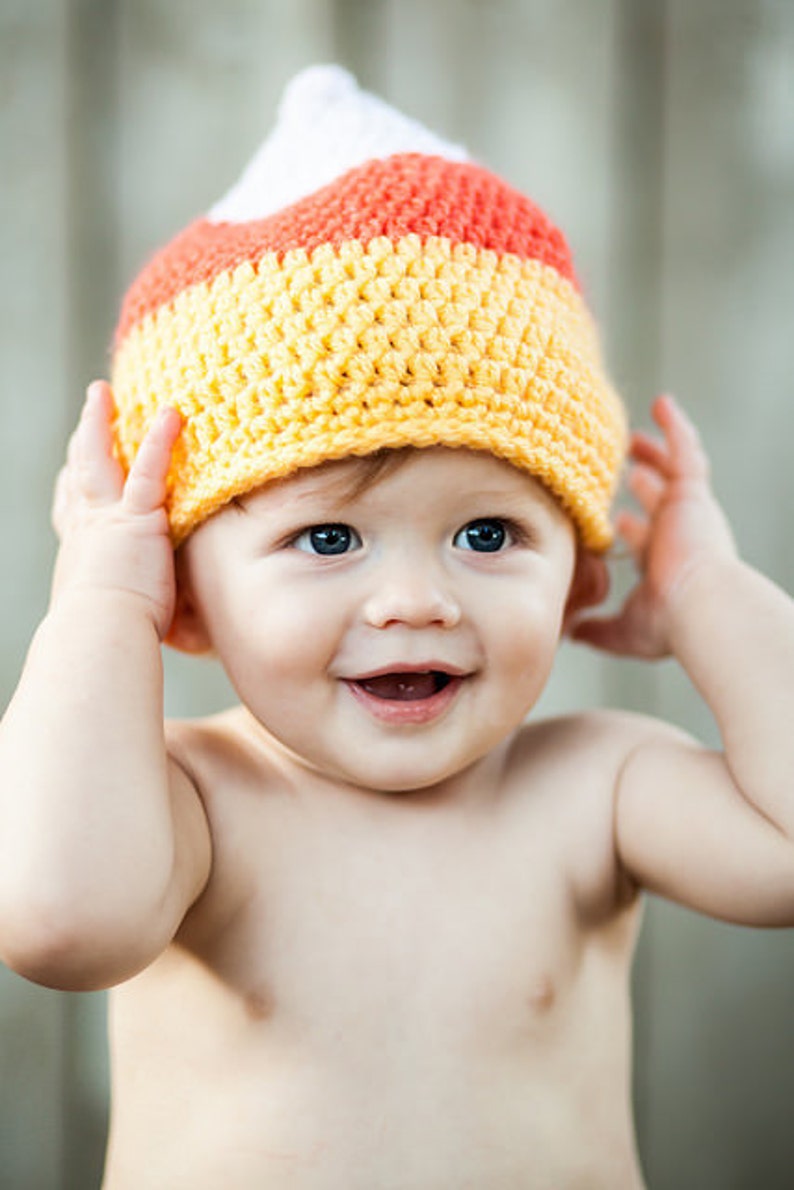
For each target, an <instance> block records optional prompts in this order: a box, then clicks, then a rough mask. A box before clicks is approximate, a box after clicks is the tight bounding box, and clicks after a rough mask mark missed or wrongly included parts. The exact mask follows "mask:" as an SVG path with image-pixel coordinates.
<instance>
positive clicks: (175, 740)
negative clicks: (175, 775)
mask: <svg viewBox="0 0 794 1190" xmlns="http://www.w3.org/2000/svg"><path fill="white" fill-rule="evenodd" d="M250 720H251V716H250V715H249V713H248V712H247V711H246V710H245V709H244V708H243V707H233V708H230V709H229V710H226V711H222V712H220V713H219V714H216V715H210V716H207V717H206V718H200V719H168V720H166V723H165V739H166V748H167V750H168V755H169V757H170V758H171V760H172V761H173V762H174V763H176V764H178V765H179V766H180V768H182V769H184V770H185V772H186V773H187V774H188V776H189V777H191V778H192V780H193V781H194V783H195V784H196V786H197V787H198V789H199V790H200V791H203V792H206V793H207V794H211V793H212V791H213V789H214V788H215V787H217V786H219V785H220V786H225V785H227V784H228V783H229V782H234V781H235V779H238V780H239V779H242V780H244V779H245V778H251V777H255V778H256V780H257V784H258V785H259V786H260V788H261V787H262V783H263V782H264V784H265V785H266V784H267V779H268V776H275V774H276V772H277V769H278V765H277V762H276V749H275V745H274V744H273V743H272V741H271V740H270V739H269V737H268V736H267V734H266V733H265V732H264V731H262V730H261V729H260V730H255V729H254V726H253V724H252V723H251V722H250Z"/></svg>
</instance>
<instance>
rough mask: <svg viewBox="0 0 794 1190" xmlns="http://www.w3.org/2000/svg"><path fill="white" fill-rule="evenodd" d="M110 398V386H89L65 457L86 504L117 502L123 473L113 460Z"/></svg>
mask: <svg viewBox="0 0 794 1190" xmlns="http://www.w3.org/2000/svg"><path fill="white" fill-rule="evenodd" d="M112 419H113V396H112V393H111V391H110V385H108V384H105V383H104V381H101V380H97V381H95V382H94V383H93V384H90V385H89V386H88V393H87V394H86V400H85V405H84V406H83V411H82V413H81V415H80V422H79V425H78V427H77V429H76V430H75V432H74V434H73V435H72V439H71V441H70V443H69V450H68V454H67V465H68V468H69V470H70V471H71V472H72V473H73V474H76V476H77V486H78V487H79V490H80V492H81V493H82V495H83V496H85V497H86V498H87V499H88V500H90V501H94V502H96V503H99V504H106V503H110V502H111V501H113V500H118V499H119V497H120V495H121V491H122V487H123V484H124V472H123V471H122V469H121V466H120V465H119V463H118V461H117V460H116V459H115V458H114V456H113V434H112V431H111V422H112Z"/></svg>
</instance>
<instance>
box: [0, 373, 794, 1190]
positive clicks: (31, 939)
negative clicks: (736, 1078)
mask: <svg viewBox="0 0 794 1190" xmlns="http://www.w3.org/2000/svg"><path fill="white" fill-rule="evenodd" d="M111 412H112V401H111V395H110V392H109V390H108V388H107V386H103V385H99V386H94V388H93V390H92V392H91V396H90V399H89V402H88V404H87V407H86V411H85V413H84V416H83V419H82V422H81V426H80V428H79V430H78V431H77V433H76V435H75V438H74V439H73V442H72V445H71V447H70V455H69V460H68V462H67V466H66V468H65V470H64V472H63V474H62V477H61V479H60V482H59V486H58V492H57V496H56V506H55V519H56V525H57V527H58V529H59V533H60V535H61V538H62V546H61V551H60V555H59V561H58V567H57V571H56V581H55V585H54V593H53V601H52V606H51V609H50V612H49V614H48V616H47V618H46V619H45V621H44V622H43V624H42V626H41V628H40V629H39V632H38V633H37V636H36V639H35V641H34V644H33V646H32V648H31V652H30V655H29V658H28V661H27V663H26V666H25V671H24V673H23V676H22V679H21V681H20V685H19V688H18V690H17V693H16V695H15V697H14V699H13V701H12V703H11V705H10V707H9V709H8V711H7V713H6V716H5V718H4V719H3V721H2V724H0V778H1V779H0V791H2V793H1V794H0V824H1V827H2V829H0V839H1V840H2V848H1V853H0V957H2V959H3V960H4V961H5V962H7V963H8V964H9V965H10V966H11V967H12V968H14V969H15V970H17V971H19V972H20V973H21V974H23V975H25V976H27V977H28V978H31V979H34V980H36V981H38V982H40V983H44V984H47V985H49V986H54V987H63V988H73V989H79V988H89V987H107V986H113V989H114V990H113V992H112V998H111V1046H112V1060H113V1115H112V1129H111V1139H110V1145H109V1153H108V1162H107V1170H106V1179H105V1186H106V1190H127V1188H128V1187H135V1188H136V1190H138V1188H139V1187H143V1188H145V1190H149V1188H151V1190H156V1188H161V1187H162V1188H163V1190H165V1188H166V1187H167V1188H168V1190H172V1188H177V1190H178V1188H179V1187H185V1188H186V1190H187V1188H188V1187H190V1188H191V1190H201V1188H202V1187H204V1186H206V1187H213V1188H214V1187H216V1186H217V1185H219V1184H228V1185H234V1186H239V1187H246V1186H251V1187H254V1186H255V1187H262V1186H274V1187H279V1190H281V1188H287V1187H296V1188H301V1190H303V1188H306V1190H315V1188H320V1187H322V1188H324V1190H325V1188H334V1190H335V1188H337V1187H339V1188H340V1190H342V1188H344V1190H349V1188H353V1190H356V1188H358V1187H360V1188H361V1190H365V1188H366V1190H392V1188H393V1190H397V1188H398V1187H399V1188H403V1187H417V1188H420V1187H421V1190H453V1188H454V1190H460V1188H461V1187H466V1186H471V1187H477V1188H479V1187H482V1186H488V1187H489V1190H490V1188H493V1190H501V1188H505V1190H508V1188H509V1190H513V1188H515V1187H519V1186H520V1187H532V1188H538V1190H543V1188H545V1187H549V1188H550V1190H552V1188H553V1190H568V1188H570V1190H574V1188H578V1187H582V1188H585V1187H586V1188H592V1190H595V1188H597V1187H609V1188H610V1190H624V1188H625V1190H637V1188H639V1187H641V1186H642V1177H641V1173H640V1170H639V1165H638V1161H637V1157H636V1152H635V1146H634V1140H633V1135H632V1125H631V1114H630V1092H629V1088H630V1006H629V995H628V975H629V969H630V963H631V957H632V952H633V946H634V942H635V939H636V934H637V929H638V925H639V920H638V919H639V913H640V897H639V891H640V890H641V889H642V888H643V887H644V888H649V889H652V890H654V891H656V892H659V893H662V894H664V895H666V896H669V897H671V898H673V899H676V900H679V901H680V902H682V903H684V904H687V905H690V906H692V907H693V908H695V909H698V910H700V911H702V912H706V913H709V914H712V915H714V916H717V917H721V918H723V919H725V920H730V921H739V922H743V923H745V924H751V925H776V926H784V925H791V924H794V843H793V842H792V839H794V792H793V791H792V789H791V778H790V774H791V772H792V771H794V744H793V743H792V738H791V732H790V728H789V725H790V723H791V722H792V718H793V717H794V683H793V682H792V678H791V675H792V673H794V607H793V606H792V602H791V601H790V600H789V599H788V598H787V597H786V596H785V595H784V594H783V593H782V592H781V591H780V590H779V589H777V588H776V587H774V586H773V585H772V584H771V583H769V582H768V581H767V580H765V579H764V578H763V577H762V576H760V575H758V574H757V573H756V572H754V571H752V570H751V569H750V568H749V567H747V566H745V565H744V564H743V563H742V562H741V561H740V560H739V559H738V557H737V556H736V551H735V547H734V544H733V541H732V538H731V535H730V531H729V529H728V527H727V525H726V524H725V521H724V518H723V516H722V514H721V512H720V510H719V507H718V506H717V504H716V502H715V500H714V497H713V495H712V493H711V490H710V487H709V484H708V468H707V463H706V460H705V456H704V455H703V452H702V449H701V447H700V445H699V443H698V440H697V435H696V434H695V431H694V429H693V428H692V426H691V425H690V424H689V422H688V421H687V419H686V418H685V417H684V415H683V414H682V413H681V411H680V410H678V409H677V407H676V406H675V405H674V403H673V402H671V401H669V400H667V399H660V400H659V401H657V402H656V404H655V406H654V415H655V417H656V420H657V423H658V425H659V428H660V430H661V432H662V437H661V438H660V439H655V438H653V439H652V438H650V437H648V436H646V435H636V436H635V437H634V440H633V445H632V454H633V457H634V464H635V466H634V469H633V472H632V476H631V480H630V483H631V487H632V490H633V492H634V494H635V495H636V496H637V498H638V500H639V503H640V507H641V512H640V513H639V514H637V515H624V516H623V517H622V518H621V520H620V522H619V526H618V527H619V530H620V532H621V534H622V536H623V537H624V539H625V541H626V542H627V543H628V545H629V546H630V548H631V549H632V550H633V551H634V554H635V557H636V560H637V566H638V574H639V578H638V584H637V587H636V588H635V590H634V591H633V592H632V593H631V595H630V596H629V598H628V600H627V602H626V604H625V606H624V607H623V609H622V610H621V611H620V612H619V613H618V614H617V615H616V616H613V617H611V618H609V619H600V620H599V619H594V618H592V617H590V616H588V615H587V614H586V613H585V609H586V608H587V607H588V605H591V604H594V603H595V602H597V601H598V600H599V598H600V597H601V596H602V595H603V592H604V586H605V571H604V567H603V563H601V562H600V561H598V560H595V559H591V558H588V557H587V556H584V555H582V552H581V551H578V550H577V548H576V544H575V541H574V538H573V534H572V531H571V527H570V525H569V524H568V521H567V518H566V517H565V516H564V514H562V512H561V511H560V510H559V509H558V508H557V506H556V505H555V504H554V503H553V501H551V499H550V498H549V497H548V496H547V495H546V493H545V492H543V490H542V489H540V488H539V487H538V485H536V484H534V481H531V480H529V479H528V478H527V477H524V476H521V475H520V474H519V473H517V472H515V471H514V470H513V469H512V468H510V467H509V466H507V465H506V464H503V463H499V462H498V461H496V460H492V459H490V457H489V456H476V457H474V456H472V455H471V454H469V452H449V451H446V452H445V451H425V452H418V454H417V456H416V457H415V458H414V459H411V460H409V461H408V462H407V463H405V465H404V466H401V467H400V468H399V469H398V470H396V471H394V472H393V473H388V474H387V475H386V476H385V477H384V478H383V479H379V480H378V481H377V483H375V484H374V485H373V486H372V487H371V488H370V489H369V490H366V491H364V492H363V494H362V493H357V494H355V495H351V494H350V493H349V492H347V493H345V491H343V490H340V489H339V484H338V483H337V479H336V477H337V475H338V474H341V475H342V477H343V478H344V477H345V475H346V474H347V472H346V471H345V470H344V469H345V468H348V470H349V469H350V468H351V467H354V466H355V465H354V464H350V463H344V464H340V465H339V468H341V471H339V470H338V469H337V470H334V469H332V470H330V471H324V470H323V469H318V470H317V472H316V473H308V474H304V475H302V476H299V477H296V478H295V479H293V480H288V481H283V482H282V483H281V484H280V485H273V487H272V488H268V489H264V490H263V491H262V492H260V493H255V494H254V495H253V496H251V497H250V498H249V499H246V501H244V507H243V508H242V509H237V508H232V507H230V508H228V509H225V510H224V511H223V512H222V513H220V514H219V515H218V516H217V517H215V518H213V519H212V520H211V521H209V522H207V523H206V524H205V525H204V526H202V527H201V528H200V529H199V530H197V532H196V533H195V534H194V536H193V537H192V538H191V539H190V541H189V543H188V545H187V547H186V548H185V550H184V551H183V553H182V555H181V556H180V560H179V565H178V578H179V581H178V582H177V581H176V578H175V574H174V567H173V562H172V554H171V550H170V547H169V544H168V537H167V523H166V519H165V514H164V511H163V507H162V502H163V499H164V495H165V486H164V480H165V475H166V471H167V467H168V461H169V458H170V452H171V448H172V446H173V443H174V441H175V439H176V436H177V434H178V431H179V423H178V418H177V417H176V415H175V414H173V413H166V414H164V415H163V417H162V418H161V419H160V420H159V422H158V423H157V425H156V426H155V428H154V429H153V430H152V431H151V433H150V435H149V438H148V439H147V442H146V445H145V447H144V449H143V450H142V452H141V454H140V455H139V459H138V461H137V462H136V464H135V466H134V467H133V470H132V471H131V473H130V476H129V477H128V478H127V480H126V482H125V480H124V477H123V476H122V475H121V473H120V470H119V469H118V468H117V466H116V464H115V463H114V461H113V459H112V457H111V454H110V436H109V418H110V416H111ZM296 509H297V510H298V511H297V512H296V511H295V510H296ZM484 521H487V525H486V530H485V532H484V533H483V530H482V525H483V523H484ZM318 525H319V526H320V530H321V532H320V533H317V532H316V526H318ZM340 525H341V526H342V527H343V528H344V527H345V526H349V527H352V532H350V533H348V535H347V538H346V539H345V540H344V541H342V545H343V547H344V548H342V549H341V550H339V551H338V553H335V554H334V556H321V554H322V550H321V549H320V545H321V544H322V549H323V550H324V549H325V548H326V545H327V544H328V542H329V541H330V540H331V539H332V538H333V540H334V542H335V543H336V544H339V541H340V534H339V532H338V530H339V527H340ZM500 525H501V526H502V527H505V526H506V527H507V528H506V531H505V537H504V542H503V543H502V544H500V545H499V546H498V548H496V549H494V550H493V552H490V550H491V546H490V545H489V546H488V547H487V551H485V552H481V550H482V548H483V542H485V541H491V543H493V538H494V534H495V533H496V532H497V531H498V530H499V526H500ZM312 526H314V527H315V528H314V529H312V528H311V527H312ZM329 527H330V528H331V529H332V530H333V534H331V536H329V534H328V533H327V530H328V529H329ZM318 590H319V591H321V596H319V597H318V595H317V591H318ZM307 608H314V609H315V614H314V616H313V617H312V618H311V622H312V628H311V630H309V629H307V615H306V609H307ZM320 609H321V611H320ZM563 631H569V632H570V633H571V634H572V635H574V636H575V637H578V638H580V639H581V640H583V641H587V642H588V643H589V644H591V645H593V646H595V647H600V648H605V649H607V650H609V651H610V652H613V653H617V654H628V655H632V656H641V657H655V656H663V655H665V654H666V653H668V652H672V653H674V655H675V656H676V657H677V658H678V660H679V661H680V662H681V664H682V665H683V666H684V667H685V668H686V670H687V672H688V673H689V674H690V676H691V678H692V679H693V681H694V682H695V683H696V685H697V686H698V688H699V689H700V691H701V693H702V694H703V696H704V697H705V698H706V700H707V701H708V703H709V705H710V706H711V709H712V710H713V712H714V714H715V717H716V719H717V722H718V724H719V726H720V729H721V733H722V738H723V743H724V751H723V752H720V753H712V752H707V751H705V750H704V749H702V748H701V747H700V746H699V745H697V744H696V743H695V742H694V741H692V740H689V739H688V738H686V737H685V736H683V735H682V733H680V732H678V731H677V730H673V729H671V728H669V727H667V726H665V725H663V724H659V723H656V722H652V721H650V720H647V719H644V718H639V717H636V716H628V715H622V714H613V713H605V712H599V713H597V714H585V715H581V716H575V717H571V718H568V719H564V720H556V721H551V722H545V723H542V722H538V723H532V724H530V725H529V726H522V721H523V720H524V718H525V716H526V714H527V713H528V712H529V711H530V710H531V708H532V706H533V705H534V703H535V702H536V700H537V698H538V696H539V694H540V692H541V690H542V688H543V685H544V683H545V680H546V678H547V676H548V672H549V671H550V668H551V666H552V664H553V657H554V651H555V648H556V645H557V643H558V641H559V637H560V635H561V633H562V632H563ZM165 639H168V640H169V641H170V643H172V644H173V645H175V646H176V647H179V648H183V649H188V650H189V651H193V652H203V651H206V650H208V649H212V650H213V651H215V652H216V653H217V655H218V656H219V658H220V660H221V662H222V663H223V664H224V666H225V667H226V669H227V671H228V672H229V673H230V676H231V677H232V680H233V681H234V683H235V685H236V687H237V689H238V692H239V693H240V695H241V699H242V703H243V705H242V706H241V707H239V708H237V709H235V710H232V711H229V712H227V713H225V714H223V715H221V716H218V717H216V718H213V719H210V720H206V721H202V722H193V723H174V724H169V725H168V726H167V728H166V730H165V732H164V730H163V722H162V695H161V686H162V676H161V671H160V644H161V642H162V641H163V640H165ZM398 665H400V666H401V668H402V670H403V673H402V677H400V675H397V677H395V676H394V671H395V667H397V666H398ZM384 670H385V671H386V672H387V673H388V675H390V676H387V677H386V678H385V679H384V678H382V677H379V676H378V675H379V674H380V673H381V672H382V671H384ZM430 670H433V671H434V672H435V671H439V670H442V671H444V673H445V674H446V676H445V677H444V679H443V683H438V684H439V685H440V686H441V689H440V690H437V691H428V689H426V688H425V687H426V685H427V683H428V682H429V681H430V680H431V679H430V678H429V677H428V673H427V672H426V671H430ZM737 675H740V676H741V680H737ZM398 679H399V680H398ZM433 681H436V679H435V678H434V679H433ZM384 682H385V686H384ZM412 683H415V684H416V685H415V692H414V694H413V695H411V694H410V693H409V696H408V697H405V689H403V691H402V693H401V695H400V697H399V698H398V697H397V696H396V687H397V686H398V685H399V686H401V687H406V686H407V687H408V688H410V689H414V686H412V685H411V684H412ZM373 691H375V692H376V693H373ZM445 691H446V692H445ZM65 692H66V693H65ZM432 698H435V699H436V701H435V702H432ZM396 702H399V703H401V707H399V708H398V709H397V711H395V710H394V704H395V703H396ZM384 704H389V707H388V709H387V710H386V711H384V710H383V706H384ZM428 705H432V706H436V705H438V707H439V709H438V710H437V711H432V713H431V712H429V711H428V710H427V706H428ZM406 707H407V708H408V711H407V712H406ZM406 715H407V718H406ZM42 739H46V740H47V741H48V747H47V748H42V747H41V740H42Z"/></svg>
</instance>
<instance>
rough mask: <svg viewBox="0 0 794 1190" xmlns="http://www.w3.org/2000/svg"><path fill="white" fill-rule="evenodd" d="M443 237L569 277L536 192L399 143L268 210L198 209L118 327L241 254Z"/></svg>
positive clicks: (566, 257)
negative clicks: (531, 195) (245, 219)
mask: <svg viewBox="0 0 794 1190" xmlns="http://www.w3.org/2000/svg"><path fill="white" fill-rule="evenodd" d="M407 235H418V236H420V237H422V238H426V237H443V238H444V239H447V240H449V241H450V242H451V243H453V244H471V245H472V246H473V247H475V248H490V249H492V250H493V251H495V252H499V253H504V252H508V253H510V254H512V255H515V256H518V257H519V258H520V259H522V260H537V261H541V262H542V263H543V264H547V265H550V266H551V268H553V269H555V270H556V271H557V272H558V273H559V274H560V276H562V277H567V279H568V280H569V281H571V282H572V283H573V284H576V278H575V276H574V271H573V265H572V262H571V256H570V252H569V250H568V245H567V244H566V242H565V239H564V237H563V235H562V233H561V232H560V231H559V230H558V229H557V228H556V227H555V226H554V224H553V223H552V222H551V221H550V220H549V218H548V217H547V216H546V215H545V214H544V213H543V211H541V210H540V208H539V207H537V206H536V205H535V204H534V203H533V202H531V201H530V200H529V199H528V198H526V197H525V196H524V195H523V194H520V193H519V192H518V191H517V190H514V189H512V187H510V186H508V185H506V184H505V183H504V182H503V181H501V179H499V178H497V177H496V176H495V175H494V174H492V173H489V171H488V170H486V169H483V168H482V167H481V166H478V165H473V164H471V163H468V162H456V161H447V160H445V159H444V158H442V157H426V156H423V155H421V154H418V153H404V154H398V155H395V156H393V157H387V158H384V159H382V160H381V159H377V160H373V161H368V162H366V164H364V165H362V166H359V167H357V168H355V169H352V170H349V171H348V172H347V173H345V174H343V175H342V176H341V177H340V178H338V179H336V180H335V181H334V182H332V183H331V184H330V185H328V186H324V187H323V188H322V189H321V190H318V191H316V192H315V193H314V194H311V195H309V196H308V197H307V198H304V199H301V200H300V201H299V202H296V203H294V204H293V205H292V206H289V207H287V208H285V209H284V210H282V211H278V212H277V213H276V214H274V215H270V216H268V218H266V219H257V220H252V221H251V222H249V223H210V222H209V221H207V220H205V219H199V220H197V221H196V222H195V223H193V224H191V226H190V227H188V228H186V229H185V231H183V232H182V233H181V235H179V236H177V237H176V239H174V240H173V241H172V242H171V243H170V244H168V245H167V246H166V247H165V248H164V249H163V250H162V251H161V252H159V253H158V254H157V256H155V257H154V259H153V260H152V261H151V262H150V264H149V265H148V266H147V267H146V268H145V269H144V270H143V272H142V273H141V274H140V276H139V277H138V278H137V280H136V281H134V282H133V284H132V286H131V287H130V289H129V291H128V293H127V296H126V298H125V300H124V304H123V307H122V311H121V318H120V321H119V325H118V328H117V331H116V342H117V343H119V342H120V341H121V340H122V339H123V338H124V336H125V335H126V334H127V333H128V331H129V330H130V328H131V327H132V326H134V325H135V323H137V322H140V321H141V320H142V319H143V318H145V317H146V316H147V315H148V314H151V313H153V312H154V310H156V309H157V308H158V307H159V306H162V305H165V303H166V302H170V301H171V300H172V299H173V298H175V297H176V295H177V294H178V293H180V292H181V291H182V290H183V289H187V288H188V287H190V286H192V285H197V284H200V283H202V282H209V281H212V280H213V278H214V277H217V276H218V274H219V273H222V272H227V271H229V270H233V269H235V268H237V266H238V265H240V264H242V263H243V262H244V261H247V260H248V261H252V262H254V263H255V262H256V261H258V260H260V259H261V258H262V257H263V256H266V255H268V254H269V253H276V255H277V256H279V257H281V256H283V254H284V253H285V252H288V251H290V250H291V249H293V248H303V249H304V250H305V251H306V252H309V253H311V252H312V251H313V250H314V249H315V248H319V247H320V246H321V245H323V244H328V245H331V246H332V247H334V248H338V247H340V245H342V244H344V243H347V242H348V241H350V240H355V241H357V242H358V243H360V244H362V245H367V244H368V243H370V241H371V240H374V239H378V238H380V237H383V236H385V237H386V238H387V239H390V240H392V241H393V242H396V241H398V240H401V239H403V238H404V237H405V236H407Z"/></svg>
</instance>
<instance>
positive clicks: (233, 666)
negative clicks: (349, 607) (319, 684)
mask: <svg viewBox="0 0 794 1190" xmlns="http://www.w3.org/2000/svg"><path fill="white" fill-rule="evenodd" d="M339 620H340V617H339V616H338V614H335V613H334V602H333V600H329V599H326V598H323V592H318V591H317V590H316V589H315V590H308V589H305V590H303V589H301V588H300V586H298V587H296V586H294V585H291V586H289V588H288V589H287V586H286V584H279V583H274V584H273V585H270V584H268V586H267V587H261V588H257V589H255V590H252V591H250V592H247V593H245V594H239V596H238V600H237V606H236V614H235V615H234V617H233V620H232V621H231V622H229V623H228V624H227V625H225V631H223V632H222V634H221V635H222V637H223V638H225V639H221V640H219V642H218V644H219V648H218V652H219V655H220V657H221V660H222V661H223V663H224V665H225V667H226V669H227V671H228V672H229V676H230V677H231V679H232V681H233V682H234V683H235V685H237V686H238V689H240V686H241V684H243V683H244V684H245V688H246V691H247V692H248V691H249V690H250V691H251V692H253V691H254V690H255V689H256V686H257V684H258V683H261V684H262V685H263V687H266V686H267V685H268V684H270V683H278V685H279V689H280V692H281V695H282V696H283V695H284V694H285V693H286V691H287V689H288V687H289V685H290V683H296V682H299V681H303V680H305V679H306V678H307V677H309V676H311V675H315V674H318V673H322V672H323V671H324V670H325V669H326V668H327V666H328V664H329V663H330V661H331V659H332V658H333V655H334V651H335V649H336V648H337V647H338V638H339ZM224 646H225V647H224Z"/></svg>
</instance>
